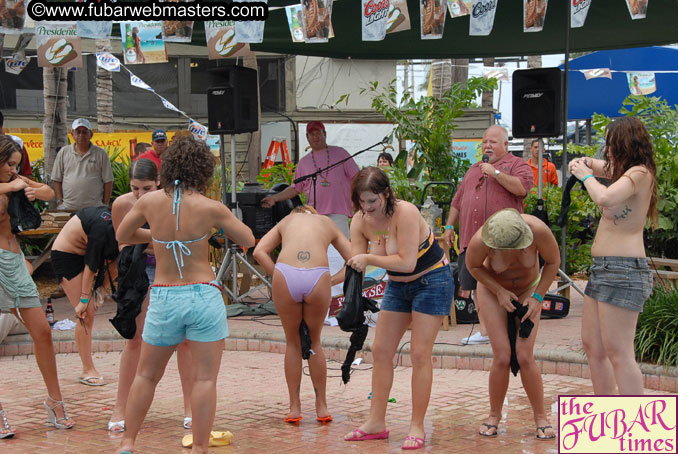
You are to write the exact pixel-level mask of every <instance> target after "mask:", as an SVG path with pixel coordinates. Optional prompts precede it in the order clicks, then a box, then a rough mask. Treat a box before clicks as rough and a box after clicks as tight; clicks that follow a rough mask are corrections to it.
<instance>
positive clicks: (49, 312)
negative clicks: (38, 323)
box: [45, 298, 54, 326]
mask: <svg viewBox="0 0 678 454" xmlns="http://www.w3.org/2000/svg"><path fill="white" fill-rule="evenodd" d="M45 317H47V323H49V326H52V325H54V308H53V307H52V298H47V308H46V309H45Z"/></svg>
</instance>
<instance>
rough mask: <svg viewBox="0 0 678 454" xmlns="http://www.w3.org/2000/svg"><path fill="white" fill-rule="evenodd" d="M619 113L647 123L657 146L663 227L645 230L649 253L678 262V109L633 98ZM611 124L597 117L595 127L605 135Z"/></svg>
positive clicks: (655, 152)
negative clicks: (677, 233) (677, 230)
mask: <svg viewBox="0 0 678 454" xmlns="http://www.w3.org/2000/svg"><path fill="white" fill-rule="evenodd" d="M619 112H620V113H621V114H623V115H633V116H637V117H638V118H639V119H640V120H641V121H643V123H644V124H645V126H646V127H647V130H648V132H649V133H650V136H651V137H652V144H653V146H654V159H655V163H656V165H657V193H658V196H659V201H658V203H657V210H658V211H659V226H658V228H657V229H656V230H651V229H649V228H646V230H645V240H646V241H645V244H646V246H647V249H648V253H649V254H650V255H655V256H666V257H672V258H678V255H677V254H678V252H677V251H678V237H677V236H676V234H675V232H676V229H678V106H669V105H668V103H667V102H666V101H665V100H662V99H660V98H655V97H648V96H636V95H631V96H629V97H627V98H626V99H625V100H624V102H623V107H622V109H621V110H620V111H619ZM611 121H612V119H610V118H607V117H605V116H603V115H595V116H594V117H593V122H592V124H593V126H594V127H595V128H596V129H598V130H601V131H602V130H604V128H605V127H607V125H608V124H609V123H610V122H611ZM646 227H647V226H646Z"/></svg>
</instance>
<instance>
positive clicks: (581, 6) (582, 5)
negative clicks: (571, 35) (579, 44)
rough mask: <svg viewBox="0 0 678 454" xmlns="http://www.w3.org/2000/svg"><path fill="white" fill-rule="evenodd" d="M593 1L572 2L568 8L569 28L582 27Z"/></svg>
mask: <svg viewBox="0 0 678 454" xmlns="http://www.w3.org/2000/svg"><path fill="white" fill-rule="evenodd" d="M592 1H593V0H572V7H571V8H570V27H571V28H579V27H583V26H584V22H586V15H587V14H588V13H589V6H591V2H592Z"/></svg>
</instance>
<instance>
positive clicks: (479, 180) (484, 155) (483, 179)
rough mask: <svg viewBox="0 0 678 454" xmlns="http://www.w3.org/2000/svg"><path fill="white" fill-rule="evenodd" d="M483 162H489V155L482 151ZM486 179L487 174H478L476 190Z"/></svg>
mask: <svg viewBox="0 0 678 454" xmlns="http://www.w3.org/2000/svg"><path fill="white" fill-rule="evenodd" d="M483 162H490V155H488V154H487V153H484V154H483ZM486 179H487V175H485V174H482V175H481V176H480V179H478V185H477V186H476V191H478V190H479V189H480V185H482V184H483V182H484V181H485V180H486ZM486 217H487V216H486Z"/></svg>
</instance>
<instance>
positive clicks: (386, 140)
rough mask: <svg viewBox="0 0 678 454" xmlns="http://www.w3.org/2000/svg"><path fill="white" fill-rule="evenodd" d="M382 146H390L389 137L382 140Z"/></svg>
mask: <svg viewBox="0 0 678 454" xmlns="http://www.w3.org/2000/svg"><path fill="white" fill-rule="evenodd" d="M381 144H382V145H388V136H386V137H384V138H383V139H381Z"/></svg>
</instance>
